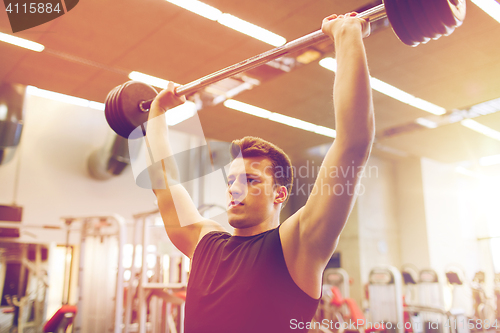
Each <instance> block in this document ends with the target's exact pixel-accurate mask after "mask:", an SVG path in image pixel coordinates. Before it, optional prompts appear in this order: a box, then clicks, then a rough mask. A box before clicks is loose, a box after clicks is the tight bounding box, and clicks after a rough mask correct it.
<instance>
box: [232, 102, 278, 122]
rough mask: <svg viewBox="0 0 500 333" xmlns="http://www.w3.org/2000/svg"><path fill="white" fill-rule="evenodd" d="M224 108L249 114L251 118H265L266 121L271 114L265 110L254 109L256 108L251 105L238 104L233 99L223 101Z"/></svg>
mask: <svg viewBox="0 0 500 333" xmlns="http://www.w3.org/2000/svg"><path fill="white" fill-rule="evenodd" d="M224 106H225V107H227V108H230V109H233V110H236V111H240V112H244V113H248V114H251V115H252V116H256V117H261V118H266V119H269V117H270V116H271V114H272V112H271V111H267V110H265V109H261V108H259V107H256V106H253V105H250V104H247V103H243V102H239V101H236V100H234V99H227V100H225V101H224Z"/></svg>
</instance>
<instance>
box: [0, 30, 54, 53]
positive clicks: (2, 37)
mask: <svg viewBox="0 0 500 333" xmlns="http://www.w3.org/2000/svg"><path fill="white" fill-rule="evenodd" d="M0 41H2V42H6V43H9V44H13V45H16V46H20V47H24V48H25V49H29V50H32V51H36V52H42V51H43V50H44V49H45V46H43V45H42V44H39V43H35V42H32V41H30V40H27V39H24V38H19V37H15V36H12V35H8V34H4V33H2V32H0Z"/></svg>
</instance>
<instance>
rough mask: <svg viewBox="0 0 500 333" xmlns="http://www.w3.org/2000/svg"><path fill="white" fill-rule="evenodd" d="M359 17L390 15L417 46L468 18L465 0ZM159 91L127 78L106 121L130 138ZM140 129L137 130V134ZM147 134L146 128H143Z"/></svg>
mask: <svg viewBox="0 0 500 333" xmlns="http://www.w3.org/2000/svg"><path fill="white" fill-rule="evenodd" d="M358 17H360V18H364V19H367V20H368V21H370V22H374V21H377V20H380V19H383V18H385V17H387V18H388V19H389V22H390V24H391V26H392V30H393V31H394V33H395V34H396V35H397V36H398V38H399V39H400V40H401V41H402V42H403V43H405V44H407V45H410V46H417V45H419V44H420V43H427V42H428V41H429V40H430V39H438V38H439V37H441V36H443V35H444V36H447V35H449V34H451V33H452V32H453V31H454V30H455V28H456V27H458V26H460V25H461V24H462V22H463V20H464V18H465V0H383V4H381V5H378V6H376V7H373V8H370V9H368V10H366V11H364V12H362V13H360V14H358ZM327 39H329V37H328V36H327V35H325V34H324V33H323V32H322V31H321V30H318V31H315V32H313V33H310V34H308V35H306V36H303V37H301V38H298V39H296V40H293V41H291V42H288V43H286V44H285V45H283V46H280V47H277V48H274V49H272V50H269V51H267V52H264V53H261V54H259V55H256V56H254V57H252V58H249V59H247V60H244V61H241V62H239V63H237V64H234V65H232V66H229V67H226V68H224V69H221V70H220V71H217V72H215V73H212V74H210V75H207V76H205V77H202V78H201V79H198V80H195V81H192V82H190V83H188V84H185V85H183V86H178V87H177V88H176V89H175V94H176V95H177V96H182V95H187V94H190V93H193V92H195V91H197V90H199V89H201V88H203V87H205V86H207V85H209V84H212V83H214V82H217V81H220V80H222V79H225V78H228V77H230V76H233V75H235V74H238V73H241V72H243V71H246V70H249V69H252V68H254V67H257V66H259V65H261V64H264V63H266V62H269V61H271V60H273V59H276V58H279V57H281V56H283V55H285V54H288V53H292V52H295V51H298V50H300V49H304V48H307V47H309V46H311V45H314V44H317V43H320V42H322V41H325V40H327ZM156 95H157V91H156V90H155V89H154V88H153V87H151V86H149V85H147V84H145V83H142V82H137V81H128V82H126V83H124V84H122V85H119V86H117V87H115V88H114V89H113V90H111V91H110V92H109V94H108V96H107V97H106V101H105V114H106V120H107V121H108V124H109V125H110V126H111V128H112V129H113V130H114V131H115V132H116V133H117V134H119V135H121V136H123V137H125V138H129V135H130V134H131V133H132V132H133V131H134V129H136V128H137V127H139V126H141V125H143V124H144V123H145V122H146V121H147V120H148V111H149V108H150V107H151V103H152V101H153V99H154V98H155V97H156ZM137 132H138V131H134V135H137V134H136V133H137ZM140 132H141V133H142V135H144V133H143V131H140Z"/></svg>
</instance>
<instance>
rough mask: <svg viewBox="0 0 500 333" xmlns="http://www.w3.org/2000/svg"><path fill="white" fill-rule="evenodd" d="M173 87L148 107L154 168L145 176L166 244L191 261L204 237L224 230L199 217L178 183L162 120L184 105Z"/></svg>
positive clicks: (149, 146) (175, 166) (176, 171)
mask: <svg viewBox="0 0 500 333" xmlns="http://www.w3.org/2000/svg"><path fill="white" fill-rule="evenodd" d="M174 87H175V86H174V84H173V83H169V85H168V88H167V89H165V90H163V91H162V92H160V94H158V96H157V97H156V98H155V100H154V101H153V103H152V104H151V110H150V111H149V119H148V125H147V133H146V142H147V144H148V150H149V154H150V156H151V159H152V160H153V161H156V164H154V165H153V166H151V167H150V168H149V173H150V177H151V183H152V186H153V192H154V193H155V195H156V197H157V199H158V207H159V209H160V213H161V217H162V219H163V223H164V225H165V230H166V231H167V234H168V236H169V238H170V240H171V241H172V243H173V244H174V245H175V246H176V247H177V248H178V249H179V250H180V251H181V252H182V253H184V254H185V255H186V256H188V257H189V258H192V256H193V254H194V250H195V248H196V245H197V244H198V242H199V240H200V239H201V238H202V237H203V236H204V235H205V234H206V233H208V232H210V231H212V230H222V231H223V230H224V229H223V228H222V227H221V226H220V225H219V224H218V223H216V222H214V221H211V220H207V219H204V218H203V217H202V216H201V215H200V213H199V212H198V209H197V208H196V206H195V205H194V203H193V201H192V200H191V197H190V196H189V193H188V192H187V191H186V189H185V188H184V187H183V186H182V185H181V184H180V183H179V171H178V168H177V165H176V163H175V159H174V155H173V151H172V147H171V146H170V142H169V140H168V126H167V124H166V122H165V118H164V117H165V112H166V111H167V110H168V109H170V108H173V107H175V106H178V105H180V104H182V103H184V102H185V98H184V97H177V96H175V94H174ZM159 161H161V162H159Z"/></svg>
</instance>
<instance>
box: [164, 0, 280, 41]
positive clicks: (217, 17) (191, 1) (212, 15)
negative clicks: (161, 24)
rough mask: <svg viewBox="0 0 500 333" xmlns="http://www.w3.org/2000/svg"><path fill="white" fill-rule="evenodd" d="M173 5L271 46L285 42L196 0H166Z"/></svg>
mask: <svg viewBox="0 0 500 333" xmlns="http://www.w3.org/2000/svg"><path fill="white" fill-rule="evenodd" d="M167 1H168V2H170V3H173V4H174V5H177V6H179V7H182V8H184V9H187V10H189V11H191V12H193V13H195V14H198V15H201V16H203V17H206V18H207V19H209V20H212V21H217V22H219V23H220V24H222V25H224V26H226V27H228V28H231V29H234V30H236V31H239V32H241V33H244V34H245V35H248V36H250V37H253V38H256V39H258V40H261V41H263V42H265V43H268V44H271V45H273V46H276V47H278V46H281V45H283V44H285V43H286V39H285V38H283V37H281V36H279V35H277V34H275V33H273V32H271V31H269V30H266V29H264V28H261V27H259V26H257V25H255V24H252V23H250V22H247V21H244V20H242V19H240V18H238V17H236V16H233V15H231V14H227V13H222V12H221V11H220V10H219V9H217V8H215V7H212V6H209V5H207V4H205V3H203V2H201V1H197V0H167Z"/></svg>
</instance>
